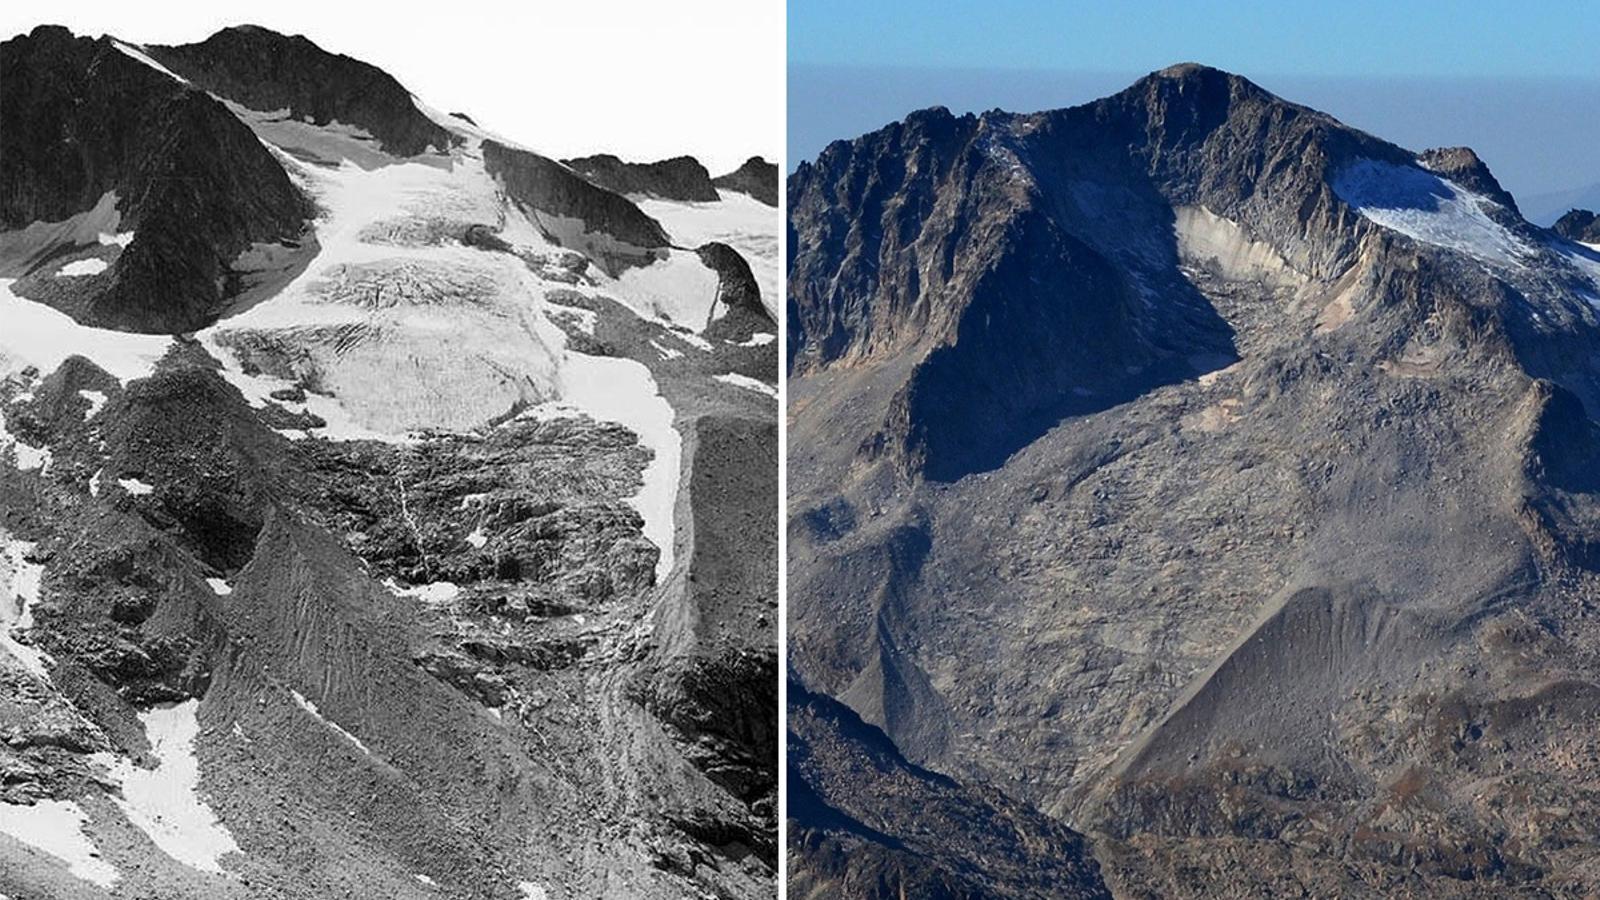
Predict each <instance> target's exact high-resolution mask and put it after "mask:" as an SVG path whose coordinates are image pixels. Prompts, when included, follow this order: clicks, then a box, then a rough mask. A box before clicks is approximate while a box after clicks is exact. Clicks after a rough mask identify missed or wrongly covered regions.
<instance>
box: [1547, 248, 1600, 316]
mask: <svg viewBox="0 0 1600 900" xmlns="http://www.w3.org/2000/svg"><path fill="white" fill-rule="evenodd" d="M1578 246H1580V247H1583V248H1584V250H1573V249H1571V245H1566V246H1561V245H1556V252H1557V253H1558V254H1559V255H1560V256H1561V258H1563V259H1565V260H1566V261H1567V262H1568V263H1570V264H1571V265H1572V267H1573V268H1575V269H1577V270H1578V274H1580V275H1582V276H1583V277H1584V278H1586V279H1588V281H1589V283H1590V284H1591V285H1593V286H1594V290H1595V291H1596V292H1600V244H1584V243H1582V242H1579V243H1578ZM1586 251H1588V252H1586ZM1584 300H1585V301H1587V302H1588V303H1589V305H1591V306H1593V307H1595V308H1597V309H1600V293H1589V294H1586V295H1584Z"/></svg>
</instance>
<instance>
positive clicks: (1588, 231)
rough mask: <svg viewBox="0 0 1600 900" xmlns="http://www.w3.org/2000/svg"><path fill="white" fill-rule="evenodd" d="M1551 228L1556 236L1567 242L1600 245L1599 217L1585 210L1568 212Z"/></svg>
mask: <svg viewBox="0 0 1600 900" xmlns="http://www.w3.org/2000/svg"><path fill="white" fill-rule="evenodd" d="M1551 227H1552V228H1553V229H1554V230H1555V233H1556V234H1559V235H1561V236H1562V237H1564V238H1567V239H1568V240H1573V241H1585V242H1587V243H1590V244H1600V216H1597V215H1595V214H1594V213H1592V212H1590V211H1589V210H1587V209H1572V210H1568V211H1567V213H1566V215H1564V216H1562V217H1561V218H1559V219H1557V220H1556V224H1555V225H1553V226H1551Z"/></svg>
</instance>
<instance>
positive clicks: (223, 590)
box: [206, 578, 233, 597]
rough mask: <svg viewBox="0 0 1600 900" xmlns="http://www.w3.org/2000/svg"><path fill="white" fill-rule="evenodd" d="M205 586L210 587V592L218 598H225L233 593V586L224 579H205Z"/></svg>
mask: <svg viewBox="0 0 1600 900" xmlns="http://www.w3.org/2000/svg"><path fill="white" fill-rule="evenodd" d="M206 584H209V585H211V592H212V593H214V594H216V595H217V596H218V597H226V596H228V595H229V594H231V593H233V585H231V584H229V583H228V580H227V579H226V578H207V579H206Z"/></svg>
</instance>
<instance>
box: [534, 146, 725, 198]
mask: <svg viewBox="0 0 1600 900" xmlns="http://www.w3.org/2000/svg"><path fill="white" fill-rule="evenodd" d="M561 162H562V165H565V166H567V167H568V168H570V169H572V170H573V171H575V172H577V173H578V174H579V175H582V176H583V177H584V178H586V179H588V180H589V181H592V182H594V183H595V184H597V185H599V186H600V187H603V188H605V189H606V190H608V191H616V192H617V193H619V194H648V195H651V196H655V197H660V198H662V199H664V200H684V201H696V202H708V201H715V200H716V199H717V189H716V188H715V187H713V186H712V184H711V173H710V172H707V171H706V167H705V166H702V165H700V163H699V161H698V160H696V159H695V158H694V157H692V156H677V157H673V158H672V159H663V160H661V161H659V162H652V163H630V162H623V161H622V160H621V159H618V158H617V157H615V156H612V155H611V154H609V153H602V154H599V155H597V156H585V157H582V158H579V159H564V160H562V161H561Z"/></svg>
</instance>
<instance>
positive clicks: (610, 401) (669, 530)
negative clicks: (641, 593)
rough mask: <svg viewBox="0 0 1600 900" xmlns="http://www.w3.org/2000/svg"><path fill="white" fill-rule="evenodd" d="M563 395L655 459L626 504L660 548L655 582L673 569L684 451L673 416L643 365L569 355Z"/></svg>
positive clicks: (628, 360)
mask: <svg viewBox="0 0 1600 900" xmlns="http://www.w3.org/2000/svg"><path fill="white" fill-rule="evenodd" d="M561 395H562V396H563V397H565V398H567V399H568V400H570V401H571V402H573V403H575V404H577V405H578V406H579V407H581V408H583V409H584V410H585V411H586V412H588V413H589V414H590V415H592V416H594V417H595V418H596V419H603V420H605V421H608V422H616V423H618V424H620V425H623V426H624V427H626V428H628V429H629V430H631V431H632V432H633V433H634V434H637V435H638V436H639V440H640V442H642V443H643V444H644V445H645V446H646V447H649V448H650V449H651V450H652V451H654V453H655V456H654V457H653V458H652V459H651V460H650V463H649V465H647V466H645V470H644V485H643V486H642V487H641V488H640V489H639V493H638V494H635V495H634V496H633V497H632V498H631V499H630V500H629V501H628V502H629V504H630V505H632V506H633V508H634V509H637V510H638V511H639V515H640V516H642V517H644V536H645V537H646V538H649V539H650V541H651V543H653V544H655V545H656V547H657V548H659V549H660V550H661V556H660V557H659V558H658V559H657V561H656V583H657V584H660V583H662V582H665V581H666V578H667V573H668V572H670V571H672V559H673V551H674V547H673V538H674V536H675V534H676V528H675V526H674V522H673V517H672V513H673V509H674V507H676V506H677V502H678V475H679V458H680V455H681V453H682V450H683V442H682V439H681V438H680V437H679V435H678V430H677V429H676V428H673V427H672V422H673V419H674V418H675V413H674V412H673V409H672V404H670V403H668V402H667V401H666V399H665V398H663V397H662V396H661V395H660V394H659V393H657V390H656V382H655V379H654V378H651V377H650V370H649V369H647V368H645V366H644V364H643V363H639V362H635V361H633V360H631V359H617V358H615V357H600V356H585V355H583V354H578V353H570V354H568V355H567V358H566V365H565V367H564V369H563V371H562V384H561Z"/></svg>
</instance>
